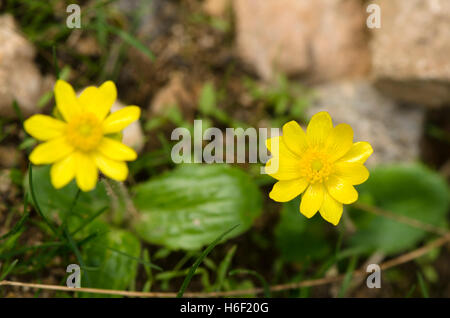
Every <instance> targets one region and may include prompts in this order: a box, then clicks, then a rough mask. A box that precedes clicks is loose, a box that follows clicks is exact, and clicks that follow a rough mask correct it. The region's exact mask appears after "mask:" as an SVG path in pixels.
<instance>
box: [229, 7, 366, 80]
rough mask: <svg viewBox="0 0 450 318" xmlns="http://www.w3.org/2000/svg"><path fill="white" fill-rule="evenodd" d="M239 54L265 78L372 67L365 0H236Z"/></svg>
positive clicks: (354, 73) (346, 73)
mask: <svg viewBox="0 0 450 318" xmlns="http://www.w3.org/2000/svg"><path fill="white" fill-rule="evenodd" d="M233 8H234V10H235V14H236V31H237V46H238V54H239V55H240V57H241V58H242V59H243V60H244V61H245V62H247V63H248V64H249V65H251V66H253V68H254V69H255V70H256V71H257V72H258V74H259V75H260V76H261V77H262V78H264V79H265V80H270V79H273V78H274V76H275V75H276V73H278V72H281V73H285V74H288V75H299V74H300V75H305V76H307V77H308V78H310V79H312V80H316V81H322V80H332V79H337V78H346V77H358V76H360V75H365V74H367V73H368V71H369V68H370V57H369V49H368V44H367V43H366V36H365V32H366V24H365V19H366V13H365V10H364V8H363V2H362V1H353V0H351V1H347V0H314V1H311V0H264V1H261V0H235V1H234V2H233Z"/></svg>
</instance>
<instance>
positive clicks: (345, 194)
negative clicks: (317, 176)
mask: <svg viewBox="0 0 450 318" xmlns="http://www.w3.org/2000/svg"><path fill="white" fill-rule="evenodd" d="M325 186H326V188H327V190H328V192H329V193H330V194H331V196H332V197H333V198H334V199H335V200H337V201H338V202H341V203H344V204H350V203H353V202H355V201H356V200H358V192H356V190H355V188H354V187H353V186H352V185H351V184H350V183H349V182H346V181H344V180H343V179H341V178H339V177H337V176H335V175H332V176H330V177H329V178H328V180H327V181H326V182H325Z"/></svg>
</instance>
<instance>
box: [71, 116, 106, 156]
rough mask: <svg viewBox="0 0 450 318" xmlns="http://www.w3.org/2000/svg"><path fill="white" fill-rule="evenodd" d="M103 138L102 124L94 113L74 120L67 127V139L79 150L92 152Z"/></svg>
mask: <svg viewBox="0 0 450 318" xmlns="http://www.w3.org/2000/svg"><path fill="white" fill-rule="evenodd" d="M102 137H103V129H102V125H101V122H100V121H99V120H98V119H97V117H96V116H95V115H94V114H92V113H84V114H81V115H79V116H78V117H75V118H73V119H72V120H71V121H70V122H69V123H68V125H67V139H68V141H69V142H70V143H71V144H72V145H73V146H74V147H75V148H77V149H79V150H82V151H90V150H92V149H94V148H95V147H97V146H98V144H99V143H100V140H101V139H102Z"/></svg>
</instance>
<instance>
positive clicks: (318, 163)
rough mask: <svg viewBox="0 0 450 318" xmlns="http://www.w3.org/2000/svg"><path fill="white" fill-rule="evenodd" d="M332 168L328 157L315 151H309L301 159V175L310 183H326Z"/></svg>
mask: <svg viewBox="0 0 450 318" xmlns="http://www.w3.org/2000/svg"><path fill="white" fill-rule="evenodd" d="M332 168H333V167H332V164H331V163H330V162H329V160H328V158H327V155H325V154H324V153H322V152H320V151H317V150H314V149H309V150H307V151H306V152H305V153H304V155H303V156H302V158H301V163H300V170H301V174H302V176H303V177H304V178H306V179H307V180H308V182H309V183H316V182H324V181H325V180H327V179H328V176H329V175H330V174H331V172H332Z"/></svg>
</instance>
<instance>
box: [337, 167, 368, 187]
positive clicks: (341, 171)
mask: <svg viewBox="0 0 450 318" xmlns="http://www.w3.org/2000/svg"><path fill="white" fill-rule="evenodd" d="M334 172H335V174H336V175H337V176H338V177H339V178H341V179H342V180H344V181H346V182H348V183H350V184H352V185H355V184H361V183H363V182H365V181H366V180H367V179H368V178H369V170H367V168H366V167H364V166H363V165H362V164H359V163H351V162H345V161H344V162H336V163H335V165H334Z"/></svg>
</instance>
